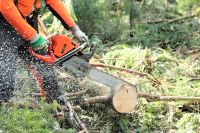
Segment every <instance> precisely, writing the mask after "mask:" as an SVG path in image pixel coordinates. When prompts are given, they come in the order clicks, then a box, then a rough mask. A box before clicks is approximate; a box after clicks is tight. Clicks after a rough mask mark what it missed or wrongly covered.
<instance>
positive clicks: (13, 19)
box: [0, 0, 37, 41]
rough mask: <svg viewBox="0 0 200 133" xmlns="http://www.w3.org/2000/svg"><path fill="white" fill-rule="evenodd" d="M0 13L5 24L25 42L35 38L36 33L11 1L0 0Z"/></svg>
mask: <svg viewBox="0 0 200 133" xmlns="http://www.w3.org/2000/svg"><path fill="white" fill-rule="evenodd" d="M0 1H1V2H0V7H1V9H0V12H1V14H2V15H3V17H4V18H5V19H6V20H7V22H8V23H9V24H10V25H11V26H12V27H13V28H15V30H16V31H17V32H18V33H19V34H20V35H21V36H22V37H23V38H24V39H25V40H27V41H29V40H31V39H33V38H34V36H36V34H37V32H36V30H35V29H34V28H32V27H31V26H30V25H29V24H28V23H27V22H26V21H25V20H24V18H23V17H22V15H21V14H20V12H19V10H18V9H17V7H16V6H15V4H14V1H13V0H0Z"/></svg>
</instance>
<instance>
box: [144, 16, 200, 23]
mask: <svg viewBox="0 0 200 133" xmlns="http://www.w3.org/2000/svg"><path fill="white" fill-rule="evenodd" d="M196 16H197V15H196V14H193V15H189V16H183V17H180V18H175V19H170V20H168V19H164V20H156V21H148V22H147V23H148V24H158V23H163V22H165V23H168V24H171V23H174V22H177V21H180V20H185V19H189V18H193V17H196Z"/></svg>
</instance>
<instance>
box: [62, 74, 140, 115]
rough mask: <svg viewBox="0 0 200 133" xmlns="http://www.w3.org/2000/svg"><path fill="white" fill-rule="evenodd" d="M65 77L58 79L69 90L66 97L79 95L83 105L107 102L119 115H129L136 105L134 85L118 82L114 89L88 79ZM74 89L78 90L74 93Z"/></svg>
mask: <svg viewBox="0 0 200 133" xmlns="http://www.w3.org/2000/svg"><path fill="white" fill-rule="evenodd" d="M66 76H67V75H65V76H63V74H62V76H61V77H62V78H61V77H60V79H62V81H64V82H65V84H66V85H67V86H69V89H67V90H66V91H67V94H66V95H67V96H68V97H69V99H70V96H72V97H74V96H75V95H76V94H81V95H79V97H80V96H81V97H82V98H83V99H84V102H85V103H87V104H95V103H105V102H107V103H110V104H111V105H112V106H113V108H114V109H115V110H116V111H117V112H119V113H129V112H131V111H133V109H134V108H135V106H136V104H137V88H136V86H135V85H132V84H129V83H126V82H120V83H119V84H118V85H117V86H116V87H115V88H111V87H108V86H106V85H104V84H101V83H99V82H96V81H93V80H91V79H90V78H88V77H80V78H69V77H70V76H69V77H68V76H67V77H66ZM69 79H71V80H69ZM76 88H79V90H76V91H74V90H75V89H76ZM72 90H73V92H72ZM85 90H87V91H85ZM70 91H71V92H70ZM82 92H84V93H82ZM83 94H84V95H83ZM88 97H95V98H88ZM76 99H77V97H76ZM80 104H81V103H80Z"/></svg>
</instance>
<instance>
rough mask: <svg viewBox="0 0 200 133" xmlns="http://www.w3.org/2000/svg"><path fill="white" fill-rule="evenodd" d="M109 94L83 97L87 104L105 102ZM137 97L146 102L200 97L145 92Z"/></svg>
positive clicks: (188, 99)
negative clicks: (156, 94) (144, 99)
mask: <svg viewBox="0 0 200 133" xmlns="http://www.w3.org/2000/svg"><path fill="white" fill-rule="evenodd" d="M111 98H112V97H111V96H110V95H107V96H96V97H90V98H84V100H85V102H86V103H87V104H95V103H106V102H109V101H110V100H111ZM138 98H146V99H147V100H148V102H158V101H196V102H200V97H184V96H155V95H151V94H147V93H138Z"/></svg>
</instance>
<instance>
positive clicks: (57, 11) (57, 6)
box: [45, 0, 75, 29]
mask: <svg viewBox="0 0 200 133" xmlns="http://www.w3.org/2000/svg"><path fill="white" fill-rule="evenodd" d="M45 1H46V4H47V6H48V7H49V9H50V10H51V12H52V13H53V14H54V15H55V16H56V17H57V18H58V19H59V20H60V21H61V22H62V24H63V26H64V27H65V28H66V29H70V28H71V27H72V26H73V25H74V24H75V22H74V20H73V19H72V17H71V15H70V13H69V11H68V10H67V9H66V8H65V7H64V5H63V3H62V2H61V0H45Z"/></svg>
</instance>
